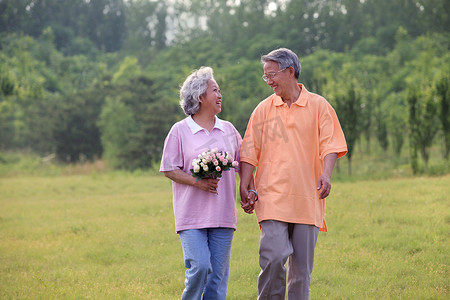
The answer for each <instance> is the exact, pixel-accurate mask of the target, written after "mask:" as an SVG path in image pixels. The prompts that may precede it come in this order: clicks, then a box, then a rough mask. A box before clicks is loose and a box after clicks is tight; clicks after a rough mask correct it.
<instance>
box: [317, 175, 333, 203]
mask: <svg viewBox="0 0 450 300" xmlns="http://www.w3.org/2000/svg"><path fill="white" fill-rule="evenodd" d="M317 190H320V194H319V199H325V198H326V197H328V195H330V191H331V179H330V177H328V176H325V175H323V174H322V175H320V177H319V180H318V182H317Z"/></svg>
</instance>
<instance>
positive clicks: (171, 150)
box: [159, 126, 184, 172]
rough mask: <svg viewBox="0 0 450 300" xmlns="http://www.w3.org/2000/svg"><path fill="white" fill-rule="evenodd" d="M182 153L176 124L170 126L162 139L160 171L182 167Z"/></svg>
mask: <svg viewBox="0 0 450 300" xmlns="http://www.w3.org/2000/svg"><path fill="white" fill-rule="evenodd" d="M183 162H184V155H183V151H182V145H181V140H180V138H179V135H178V130H177V128H176V126H174V127H172V129H171V130H170V132H169V134H168V135H167V137H166V140H165V141H164V150H163V154H162V159H161V166H160V168H159V171H160V172H166V171H174V170H179V169H183V166H184V163H183Z"/></svg>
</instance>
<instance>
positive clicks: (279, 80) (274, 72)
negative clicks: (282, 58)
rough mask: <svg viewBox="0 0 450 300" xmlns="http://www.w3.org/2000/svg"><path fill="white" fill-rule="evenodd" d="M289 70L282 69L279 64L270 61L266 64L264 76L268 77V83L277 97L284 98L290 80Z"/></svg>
mask: <svg viewBox="0 0 450 300" xmlns="http://www.w3.org/2000/svg"><path fill="white" fill-rule="evenodd" d="M288 73H289V72H287V69H284V70H283V69H281V70H280V68H279V67H278V63H277V62H274V61H268V62H266V63H265V64H264V75H265V76H267V77H266V83H267V85H269V86H270V87H271V88H272V89H273V91H274V92H275V94H276V95H277V96H280V97H281V96H282V94H283V89H284V88H285V86H286V82H287V80H288V77H287V76H288Z"/></svg>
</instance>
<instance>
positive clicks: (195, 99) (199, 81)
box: [180, 67, 214, 116]
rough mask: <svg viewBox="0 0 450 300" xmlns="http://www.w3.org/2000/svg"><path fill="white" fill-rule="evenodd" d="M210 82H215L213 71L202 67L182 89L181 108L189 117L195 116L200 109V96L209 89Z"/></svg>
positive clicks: (186, 81) (190, 76)
mask: <svg viewBox="0 0 450 300" xmlns="http://www.w3.org/2000/svg"><path fill="white" fill-rule="evenodd" d="M208 80H214V77H213V69H212V68H210V67H201V68H200V69H198V70H195V71H194V72H192V73H191V74H190V75H189V76H188V77H187V78H186V80H185V81H184V83H183V85H182V86H181V88H180V106H181V108H182V109H183V111H184V113H185V114H186V115H187V116H191V115H195V114H196V113H197V112H198V110H199V109H200V96H202V95H204V94H205V92H206V89H207V88H208Z"/></svg>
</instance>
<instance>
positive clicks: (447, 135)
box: [436, 75, 450, 159]
mask: <svg viewBox="0 0 450 300" xmlns="http://www.w3.org/2000/svg"><path fill="white" fill-rule="evenodd" d="M436 92H437V96H438V97H439V103H440V110H439V119H440V121H441V126H442V133H443V135H444V145H445V150H444V158H445V159H448V158H449V154H450V76H448V75H446V76H443V77H442V78H441V79H440V80H439V81H438V82H437V83H436Z"/></svg>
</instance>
